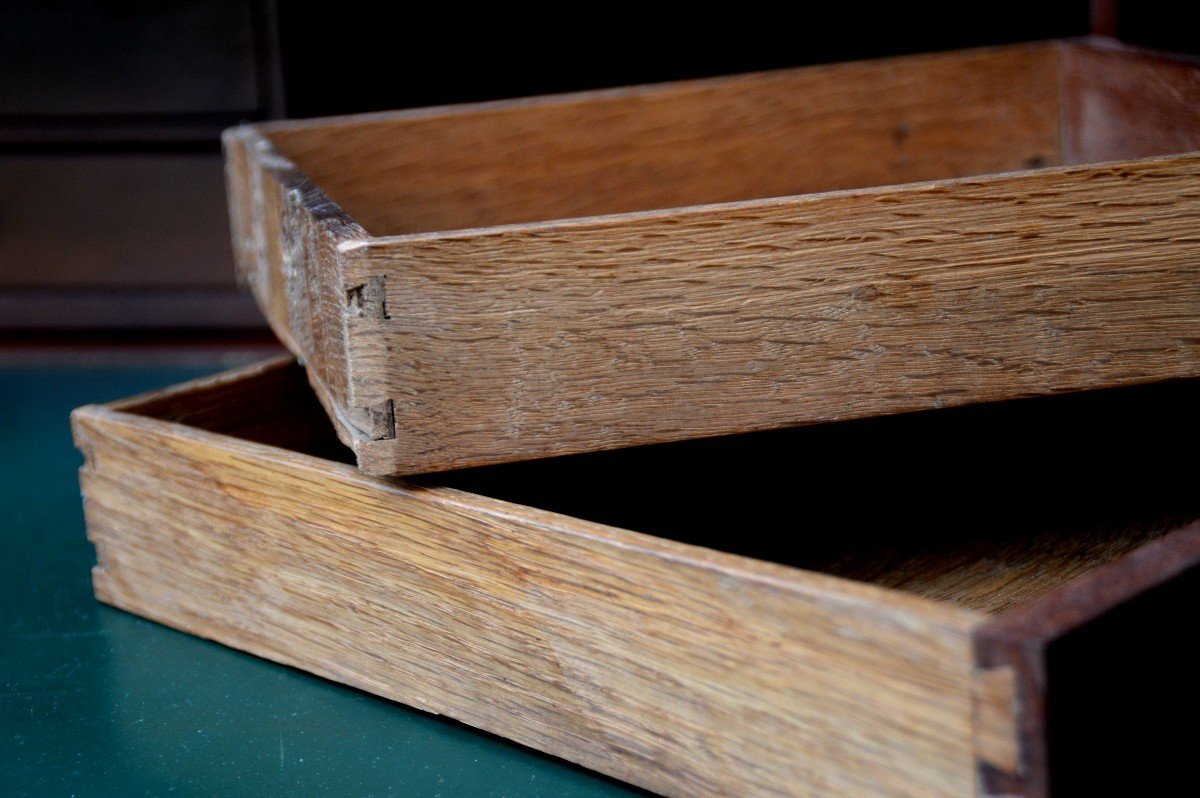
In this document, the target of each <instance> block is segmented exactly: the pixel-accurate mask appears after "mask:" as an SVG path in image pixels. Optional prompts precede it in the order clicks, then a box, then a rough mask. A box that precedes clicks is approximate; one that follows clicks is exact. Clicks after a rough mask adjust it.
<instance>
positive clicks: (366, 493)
mask: <svg viewBox="0 0 1200 798" xmlns="http://www.w3.org/2000/svg"><path fill="white" fill-rule="evenodd" d="M304 379H305V378H304V375H303V373H302V371H301V369H299V367H298V366H296V365H295V364H294V363H293V362H291V361H289V360H286V359H284V360H275V361H270V362H267V363H264V364H259V365H256V366H252V367H248V368H245V369H242V370H239V371H235V372H230V373H228V374H225V375H219V376H217V377H214V378H208V379H206V380H201V381H197V382H195V383H190V384H186V385H183V386H179V387H177V388H174V389H169V390H167V391H163V392H157V393H155V394H151V395H147V396H143V397H137V398H134V399H131V400H126V401H124V402H119V403H114V404H112V405H109V406H105V407H86V408H81V409H79V410H77V411H76V412H75V414H74V416H73V427H74V431H75V436H76V441H77V443H78V445H79V447H80V448H81V449H82V450H83V451H84V453H85V455H86V464H85V466H84V468H83V470H82V472H81V480H82V484H83V489H84V495H85V515H86V518H87V523H88V534H89V537H90V538H91V540H92V541H93V542H94V543H95V545H96V548H97V557H98V565H97V567H96V569H95V572H94V582H95V588H96V593H97V596H98V597H99V598H100V599H101V600H103V601H106V602H108V603H111V604H113V605H115V606H118V607H121V608H124V609H127V610H129V611H131V612H135V613H138V614H141V615H145V616H146V617H149V618H152V619H155V620H158V621H160V622H163V623H166V624H169V625H171V626H174V627H176V628H180V629H183V630H185V631H188V632H191V633H193V634H198V635H201V636H204V637H208V638H212V639H215V640H218V641H220V642H223V643H225V644H227V645H231V646H234V647H236V648H240V649H243V650H246V651H249V652H252V653H254V654H257V655H259V656H263V657H267V658H269V659H272V660H275V661H278V662H282V663H286V664H289V665H293V666H297V667H301V668H304V669H306V670H309V671H311V672H313V673H316V674H319V675H321V676H324V677H327V678H331V679H335V680H337V681H340V682H344V683H346V684H350V685H353V686H355V687H359V688H361V689H365V690H368V691H371V692H373V693H376V694H378V695H382V696H385V697H388V698H392V699H395V700H399V701H403V702H405V703H407V704H411V705H413V706H416V707H419V708H421V709H425V710H428V711H432V712H437V713H443V714H447V715H449V716H451V717H454V718H456V719H458V720H461V721H463V722H466V723H468V724H471V725H474V726H478V727H480V728H483V729H487V730H489V731H492V732H495V733H498V734H501V735H504V736H506V737H509V738H511V739H514V740H516V741H518V742H521V743H524V744H527V745H531V746H533V747H536V748H538V749H540V750H544V751H547V752H549V753H552V754H555V755H558V756H562V757H565V758H567V759H570V760H572V761H575V762H579V763H581V764H583V765H586V766H588V767H591V768H594V769H597V770H600V771H602V772H604V773H608V774H610V775H613V776H616V777H618V778H621V779H625V780H627V781H630V782H633V783H635V784H639V785H642V786H645V787H648V788H650V789H653V790H656V791H659V792H662V793H664V794H668V795H688V796H691V795H746V794H764V795H766V794H802V795H839V796H840V795H887V796H943V795H944V796H962V795H1000V794H1006V795H1024V796H1029V797H1030V798H1035V797H1036V796H1041V795H1044V791H1041V792H1039V790H1042V786H1040V785H1043V784H1044V783H1046V782H1045V773H1046V772H1047V770H1046V767H1047V763H1051V764H1053V761H1054V760H1053V758H1052V757H1049V756H1048V755H1047V751H1046V750H1045V749H1046V744H1047V740H1048V739H1049V738H1048V736H1047V735H1046V733H1045V729H1046V728H1047V720H1046V717H1047V716H1046V707H1047V706H1049V705H1050V703H1052V701H1053V697H1054V696H1053V694H1052V693H1048V690H1052V689H1053V687H1054V684H1055V683H1059V684H1061V683H1062V682H1051V683H1049V686H1048V682H1047V681H1046V679H1044V678H1042V677H1043V676H1044V674H1045V672H1046V670H1045V668H1044V667H1043V666H1042V665H1041V664H1040V663H1041V662H1042V660H1041V659H1040V657H1041V656H1042V654H1043V653H1044V652H1045V650H1046V648H1047V646H1048V645H1049V644H1050V643H1051V642H1052V641H1054V640H1056V639H1061V638H1062V637H1063V636H1064V635H1069V634H1071V633H1072V631H1073V630H1074V629H1077V628H1079V627H1080V625H1081V624H1086V623H1088V622H1090V621H1094V620H1096V619H1097V618H1104V617H1107V616H1108V615H1110V614H1113V613H1117V612H1118V611H1119V610H1120V608H1121V607H1122V606H1125V605H1128V604H1130V603H1131V602H1136V601H1138V600H1139V599H1140V598H1141V597H1142V595H1143V594H1144V593H1145V591H1148V590H1153V588H1154V587H1155V586H1156V585H1159V584H1162V583H1164V582H1165V581H1170V580H1171V579H1173V578H1176V577H1178V576H1179V575H1180V574H1182V573H1184V572H1186V571H1188V570H1189V569H1191V570H1193V571H1195V570H1197V569H1200V565H1198V563H1200V548H1198V543H1200V537H1198V535H1200V526H1197V525H1193V526H1191V527H1190V528H1185V529H1182V530H1177V531H1174V532H1171V533H1169V534H1166V535H1164V536H1161V538H1160V539H1158V540H1155V537H1156V535H1157V532H1155V531H1154V530H1151V529H1146V528H1142V529H1141V532H1140V534H1141V535H1142V540H1143V541H1151V542H1148V543H1145V544H1144V545H1142V546H1140V547H1136V548H1135V547H1134V546H1133V545H1130V546H1126V547H1123V549H1122V551H1130V550H1132V553H1130V554H1128V555H1126V556H1121V552H1119V551H1115V550H1113V549H1112V547H1106V546H1099V547H1097V549H1098V550H1103V551H1106V552H1107V553H1108V554H1107V555H1106V556H1108V557H1109V558H1110V559H1111V561H1110V562H1109V563H1108V564H1107V565H1105V564H1103V562H1102V560H1103V557H1098V556H1092V555H1090V559H1089V563H1090V564H1091V565H1099V566H1100V567H1097V568H1095V569H1094V570H1092V571H1091V572H1090V573H1089V574H1087V575H1084V576H1079V577H1077V578H1074V579H1072V578H1070V577H1071V576H1073V575H1076V574H1078V573H1080V571H1081V570H1082V569H1080V568H1078V567H1076V566H1073V565H1072V564H1070V563H1067V562H1066V561H1065V560H1064V559H1063V558H1059V557H1055V556H1053V554H1052V552H1048V550H1046V549H1042V550H1038V549H1036V548H1035V549H1034V552H1035V556H1036V552H1038V551H1041V553H1042V555H1044V556H1045V557H1046V566H1045V568H1040V569H1039V568H1031V569H1028V572H1015V573H1013V574H1012V575H1011V579H1012V580H1013V581H1016V582H1021V581H1023V580H1024V581H1026V587H1025V588H1024V590H1023V591H1021V592H1023V593H1024V594H1026V601H1025V603H1024V604H1023V605H1021V606H1019V607H1018V608H1016V609H1013V610H1010V611H1004V612H1000V613H998V614H995V615H986V614H984V613H982V612H979V611H977V610H974V609H971V608H970V607H968V606H964V605H965V604H967V603H968V602H966V601H963V600H962V597H961V596H960V597H954V596H952V595H950V594H943V595H942V597H941V600H938V601H933V600H929V599H926V598H920V597H918V596H914V595H911V594H909V593H908V592H906V591H907V589H908V588H907V587H906V588H905V589H904V590H895V589H888V588H884V587H880V586H877V585H875V584H868V583H863V582H856V581H852V580H849V579H843V578H838V577H834V576H829V575H826V574H822V573H817V572H815V571H810V570H801V569H797V568H791V567H787V566H783V565H779V564H775V563H772V562H768V561H764V560H754V559H748V558H745V557H740V556H736V555H732V554H723V553H719V552H716V551H713V550H711V549H706V548H702V547H698V546H694V545H687V544H683V543H678V542H673V541H670V540H666V539H663V538H658V537H652V536H649V535H645V534H641V533H639V532H635V531H627V530H624V529H619V528H616V527H612V526H605V525H602V524H597V523H592V522H588V521H584V520H580V519H577V518H573V517H570V516H567V515H563V514H558V513H553V512H548V511H545V510H541V509H537V508H535V507H530V506H522V505H519V504H514V503H510V502H505V501H500V500H496V499H491V498H486V497H484V496H482V495H479V494H474V493H469V492H466V491H463V490H457V489H453V488H448V487H444V486H439V485H437V484H436V482H431V483H430V484H422V485H418V484H413V483H406V482H403V481H400V480H395V479H386V478H379V477H370V476H366V475H363V474H361V473H359V472H358V471H356V470H355V469H354V468H353V467H352V466H350V465H348V464H346V463H342V462H336V461H333V460H329V459H324V458H323V457H317V456H314V455H313V454H309V453H306V452H313V453H322V452H324V451H325V450H326V449H327V447H328V445H329V444H330V443H331V436H332V431H331V430H330V428H329V425H328V423H327V422H326V421H325V419H324V418H323V416H322V414H321V411H320V409H319V408H318V405H317V402H316V399H315V397H313V396H312V395H311V393H310V392H309V391H308V390H307V388H306V386H305V385H304ZM276 407H279V408H282V409H283V411H282V416H281V417H279V418H274V417H272V415H271V414H270V413H268V412H264V408H276ZM233 436H238V437H233ZM281 446H287V447H291V449H285V448H280V447H281ZM293 449H296V450H299V451H295V450H293ZM331 455H332V456H336V451H335V450H331ZM595 484H596V486H597V487H596V490H603V487H602V486H604V485H605V484H608V483H606V481H605V480H604V479H603V478H598V479H597V480H596V481H595ZM728 498H729V500H730V501H734V502H741V501H744V500H746V497H744V496H742V495H740V494H739V495H735V496H731V497H728ZM773 498H775V499H777V500H778V501H780V502H783V503H785V504H788V506H791V502H790V500H789V499H788V498H787V497H786V496H785V497H772V496H767V495H763V496H755V497H753V500H754V501H757V502H762V501H770V500H772V499H773ZM619 499H620V496H619V494H618V495H616V496H614V497H611V498H610V500H613V501H616V500H619ZM1137 534H1139V532H1138V530H1137V529H1136V528H1135V529H1133V530H1132V531H1131V532H1130V535H1137ZM1082 548H1084V547H1081V549H1082ZM975 551H976V555H977V559H978V560H979V561H980V562H981V563H986V562H987V561H989V560H990V559H991V555H990V554H989V552H988V551H987V550H986V548H983V547H980V548H977V549H976V550H975ZM999 559H1001V560H1003V559H1004V556H1003V555H1001V556H1000V557H999ZM927 565H928V566H929V567H930V570H932V571H935V572H936V571H937V570H938V568H937V567H936V566H935V564H932V563H929V564H927ZM921 567H923V566H922V564H921V563H917V564H915V565H914V564H912V563H909V564H907V565H905V566H904V570H905V571H906V572H907V573H908V574H910V575H912V573H913V572H914V571H915V570H917V569H919V568H921ZM953 567H957V568H959V569H960V570H962V571H963V572H964V574H966V576H965V578H964V581H966V582H967V583H973V582H974V581H976V580H974V578H973V577H972V576H970V572H972V570H973V569H977V568H978V567H980V566H978V565H976V564H962V565H960V566H959V565H956V566H953ZM1054 568H1060V569H1062V570H1063V572H1064V578H1063V579H1062V580H1061V581H1062V582H1064V583H1065V584H1063V585H1062V586H1060V587H1057V588H1054V585H1053V581H1052V580H1048V579H1046V578H1044V577H1043V576H1042V575H1040V573H1039V572H1040V571H1042V570H1050V569H1054ZM871 578H872V579H879V581H885V582H886V581H887V580H886V578H885V577H880V576H879V575H876V576H873V577H871ZM940 579H941V577H937V578H936V579H935V581H938V580H940ZM1160 614H1161V613H1160ZM1121 646H1122V639H1121V638H1109V639H1106V640H1105V641H1104V647H1105V648H1106V649H1114V650H1119V649H1120V648H1121ZM1097 666H1098V663H1096V662H1095V661H1094V660H1092V661H1086V660H1085V661H1082V662H1077V663H1075V664H1074V665H1073V667H1074V668H1075V669H1076V671H1075V675H1079V673H1078V669H1079V668H1093V667H1097ZM1147 666H1148V667H1149V668H1151V669H1152V668H1154V667H1155V663H1154V662H1150V663H1147ZM1061 678H1062V677H1061V676H1055V679H1061ZM1066 678H1067V680H1070V679H1072V678H1074V677H1073V676H1072V675H1071V674H1070V673H1068V674H1066ZM1178 678H1179V679H1183V678H1185V677H1184V676H1183V675H1182V673H1181V675H1180V676H1179V677H1178ZM1059 720H1060V721H1061V720H1062V719H1061V718H1060V719H1059ZM1068 720H1069V718H1068ZM1131 728H1133V729H1135V730H1136V731H1137V733H1141V727H1140V726H1133V727H1131ZM1115 731H1116V732H1117V733H1118V738H1117V739H1127V738H1128V736H1129V730H1128V729H1126V730H1123V731H1122V730H1120V729H1117V730H1115ZM1121 734H1123V735H1125V736H1124V737H1121V736H1120V735H1121ZM1181 761H1183V760H1181ZM1031 774H1042V775H1031Z"/></svg>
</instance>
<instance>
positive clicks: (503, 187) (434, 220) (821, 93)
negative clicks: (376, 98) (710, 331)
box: [261, 43, 1059, 235]
mask: <svg viewBox="0 0 1200 798" xmlns="http://www.w3.org/2000/svg"><path fill="white" fill-rule="evenodd" d="M1057 63H1058V51H1057V49H1056V48H1055V46H1054V45H1053V44H1048V43H1035V44H1022V45H1015V46H1010V47H1000V48H989V49H982V50H968V51H962V52H951V53H937V54H929V55H916V56H908V57H903V58H887V59H879V60H875V61H863V62H856V63H847V64H831V65H826V66H816V67H805V68H800V69H790V70H781V71H777V72H770V73H761V74H754V75H746V76H738V77H728V78H717V79H709V80H696V81H686V82H679V83H668V84H663V85H660V86H643V87H636V88H631V89H618V90H611V91H595V92H583V93H579V94H574V95H565V96H561V97H546V98H534V99H530V100H517V101H505V102H494V103H483V104H476V105H464V106H458V107H454V106H451V107H447V108H440V109H421V110H416V111H401V112H395V113H383V114H372V115H365V116H359V117H350V118H346V119H340V120H339V119H336V118H335V119H333V120H329V121H321V120H317V121H313V122H299V123H290V122H284V123H277V124H272V125H268V126H263V127H262V128H261V129H262V130H263V131H264V132H265V133H266V135H267V136H268V137H269V138H270V140H271V142H272V144H274V146H275V147H276V148H277V149H278V150H279V152H280V153H281V154H282V155H284V156H285V157H287V158H288V159H289V160H291V161H293V162H294V163H295V164H296V165H297V166H298V167H299V168H300V169H301V170H302V171H303V172H304V173H305V174H307V175H308V176H309V177H310V178H311V179H312V180H313V182H314V183H316V184H317V185H319V186H321V188H322V190H324V191H325V192H326V193H327V194H328V195H329V196H330V197H331V198H332V199H333V200H334V201H335V202H337V203H338V205H340V206H341V207H342V208H344V209H345V210H346V212H347V213H349V214H350V216H352V217H353V218H354V219H356V220H357V221H358V222H360V223H361V224H362V225H363V226H364V227H365V228H366V229H367V230H368V231H370V232H371V233H372V234H373V235H396V234H401V233H418V232H434V231H442V230H453V229H459V228H467V227H486V226H492V225H498V224H513V223H518V222H530V221H545V220H549V219H563V218H568V217H576V216H591V215H595V214H609V213H624V212H629V211H644V210H654V209H658V208H670V207H676V206H683V205H698V204H702V203H715V202H730V201H735V200H747V199H758V198H762V197H773V196H787V195H793V194H807V193H812V192H817V191H831V190H837V189H847V188H856V187H862V186H875V185H886V184H895V183H907V182H912V181H917V180H934V179H940V178H951V177H962V176H965V175H973V174H981V173H987V172H1002V171H1011V170H1016V169H1024V168H1028V167H1029V166H1030V165H1042V164H1049V163H1056V162H1057V157H1058V151H1059V142H1058V136H1059V124H1058V103H1059V98H1058V87H1057V86H1056V85H1055V83H1054V81H1052V80H1047V77H1046V76H1047V75H1048V74H1053V73H1055V72H1056V71H1057Z"/></svg>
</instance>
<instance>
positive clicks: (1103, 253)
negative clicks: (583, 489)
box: [225, 42, 1200, 474]
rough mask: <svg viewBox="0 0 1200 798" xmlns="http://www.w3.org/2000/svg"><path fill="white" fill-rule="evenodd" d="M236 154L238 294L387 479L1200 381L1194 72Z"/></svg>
mask: <svg viewBox="0 0 1200 798" xmlns="http://www.w3.org/2000/svg"><path fill="white" fill-rule="evenodd" d="M225 146H226V157H227V174H228V184H229V197H230V204H231V206H232V214H233V229H234V244H235V250H236V256H237V260H238V263H239V268H240V270H241V273H242V274H243V276H244V277H245V279H246V280H247V281H248V282H249V284H250V286H251V287H252V288H253V290H254V292H255V294H256V296H257V298H258V301H259V303H260V305H262V307H263V308H264V309H265V310H266V313H267V316H268V317H269V319H270V320H271V322H272V324H273V326H274V328H275V329H276V331H277V332H278V333H279V335H280V336H281V337H282V338H283V339H284V341H285V342H286V343H288V344H289V346H290V347H291V348H292V349H293V350H294V351H295V352H296V353H298V354H300V355H302V356H303V358H304V360H305V362H306V363H307V365H308V368H309V374H310V378H311V379H312V381H313V384H314V386H315V387H316V388H317V390H318V392H319V393H320V394H321V396H322V397H323V400H324V402H325V403H326V406H327V407H328V408H329V410H330V413H331V415H332V417H333V419H334V421H335V423H336V424H337V425H338V429H339V432H340V434H341V437H342V439H343V440H344V441H345V442H347V443H348V444H350V445H352V446H353V447H354V449H355V452H356V454H357V458H358V463H359V465H360V467H362V468H363V469H364V470H365V471H367V472H369V473H377V474H388V473H405V472H414V473H415V472H422V471H431V470H438V469H444V468H451V467H462V466H471V465H480V464H484V463H489V462H499V461H508V460H516V459H522V458H531V457H538V456H546V455H553V454H564V453H570V452H580V451H589V450H597V449H608V448H614V447H620V446H628V445H632V444H640V443H651V442H656V441H663V440H671V439H678V438H688V437H699V436H707V435H718V434H726V433H732V432H741V431H746V430H752V429H763V428H772V427H780V426H788V425H795V424H803V423H808V422H814V421H822V420H830V419H839V418H851V417H857V416H866V415H872V414H878V413H892V412H899V411H906V410H917V409H923V408H930V407H942V406H948V405H956V404H963V403H968V402H977V401H984V400H994V399H1003V398H1011V397H1014V396H1022V395H1030V394H1045V393H1052V392H1059V391H1069V390H1079V389H1084V388H1090V387H1099V386H1107V385H1117V384H1127V383H1134V382H1141V381H1146V380H1150V379H1156V378H1165V377H1177V376H1187V375H1195V374H1200V338H1197V336H1196V329H1197V325H1198V324H1200V272H1198V270H1200V237H1197V236H1196V235H1195V228H1196V220H1197V218H1198V216H1200V155H1197V154H1196V153H1195V152H1187V153H1184V154H1178V153H1181V152H1184V151H1188V150H1194V149H1196V148H1197V147H1200V70H1197V68H1196V66H1195V65H1194V64H1192V63H1190V62H1184V61H1175V60H1170V59H1166V58H1163V57H1160V56H1157V55H1154V54H1147V53H1142V52H1138V51H1129V50H1124V49H1119V48H1116V47H1114V46H1110V45H1107V44H1104V43H1074V42H1072V43H1054V42H1050V43H1041V44H1032V45H1016V46H1009V47H998V48H991V49H984V50H973V51H965V52H955V53H944V54H935V55H921V56H913V57H905V58H896V59H885V60H879V61H869V62H862V63H853V64H840V65H832V66H819V67H808V68H803V69H796V70H789V71H783V72H777V73H763V74H757V75H749V76H742V77H733V78H722V79H715V80H703V81H695V82H687V83H679V84H670V85H662V86H650V87H643V88H635V89H627V90H616V91H602V92H594V93H587V94H579V95H567V96H561V97H551V98H544V99H535V100H519V101H512V102H500V103H489V104H484V105H475V106H465V107H451V108H441V109H432V110H419V111H409V112H398V113H387V114H377V115H366V116H360V117H349V118H343V119H334V120H318V121H309V122H285V123H278V124H267V125H262V126H257V127H245V128H239V129H235V130H231V131H229V132H228V133H227V134H226V137H225ZM1147 156H1158V157H1149V158H1147ZM1109 159H1119V162H1117V163H1108V164H1105V165H1076V164H1079V163H1081V162H1086V161H1092V160H1109ZM981 175H982V176H981ZM676 206H689V207H676ZM578 217H586V218H578Z"/></svg>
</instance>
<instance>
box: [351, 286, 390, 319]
mask: <svg viewBox="0 0 1200 798" xmlns="http://www.w3.org/2000/svg"><path fill="white" fill-rule="evenodd" d="M384 279H385V277H384V275H379V276H377V277H371V278H369V279H368V280H367V281H366V282H365V283H362V284H360V285H356V286H354V287H352V288H349V289H347V290H346V314H347V315H348V316H351V317H356V318H367V319H390V318H391V316H389V315H388V312H387V291H386V288H385V286H384Z"/></svg>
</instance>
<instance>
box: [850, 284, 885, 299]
mask: <svg viewBox="0 0 1200 798" xmlns="http://www.w3.org/2000/svg"><path fill="white" fill-rule="evenodd" d="M878 296H879V289H878V288H876V287H875V286H873V285H860V286H859V287H858V288H855V289H854V290H853V291H851V292H850V298H851V299H856V300H858V301H860V302H870V301H871V300H872V299H875V298H876V297H878Z"/></svg>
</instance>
